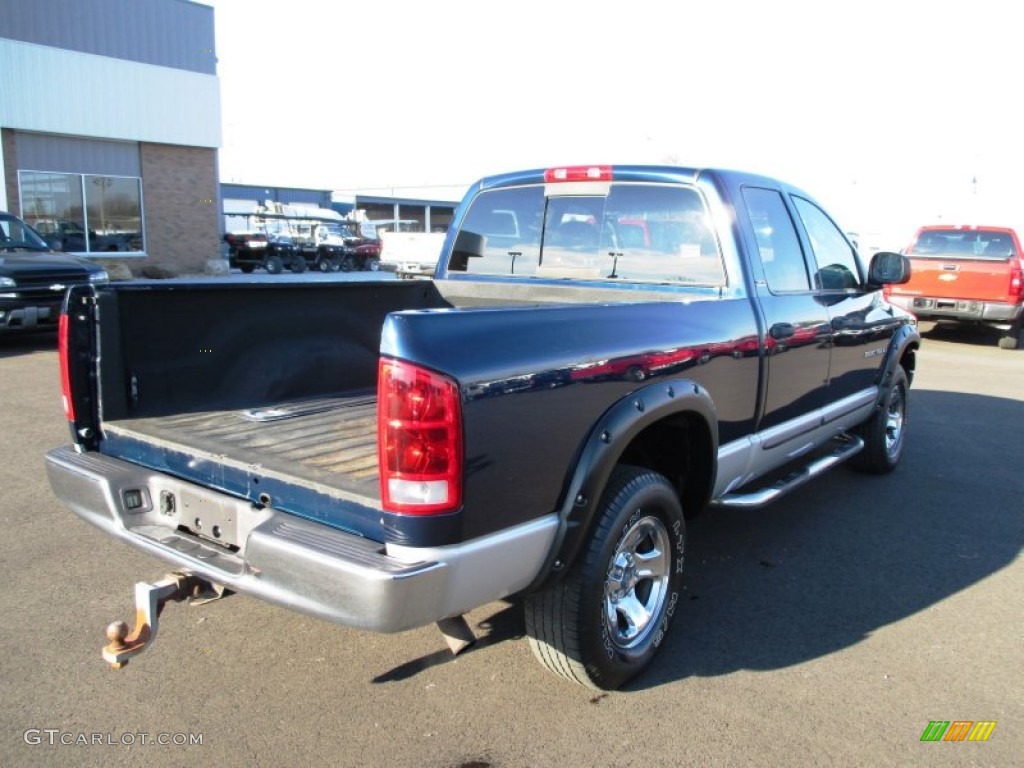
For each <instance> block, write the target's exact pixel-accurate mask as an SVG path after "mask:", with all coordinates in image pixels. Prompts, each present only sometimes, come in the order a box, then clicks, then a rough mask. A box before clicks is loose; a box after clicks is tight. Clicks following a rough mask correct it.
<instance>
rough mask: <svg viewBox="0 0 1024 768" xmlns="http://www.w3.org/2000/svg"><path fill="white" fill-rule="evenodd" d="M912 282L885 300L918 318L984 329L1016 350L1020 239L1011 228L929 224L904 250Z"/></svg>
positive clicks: (1020, 312)
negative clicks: (997, 333) (998, 334)
mask: <svg viewBox="0 0 1024 768" xmlns="http://www.w3.org/2000/svg"><path fill="white" fill-rule="evenodd" d="M905 253H906V255H907V256H909V257H910V264H911V271H912V274H911V278H910V281H909V282H907V283H905V284H903V285H890V286H886V295H887V296H888V298H889V300H890V301H891V302H892V303H893V304H896V305H897V306H899V307H902V308H904V309H906V310H908V311H910V312H913V313H914V314H915V315H917V317H918V318H919V319H921V320H930V321H931V320H934V321H939V322H956V323H972V324H977V325H987V326H990V327H993V328H997V329H999V330H1000V331H1002V332H1003V334H1002V336H1001V338H1000V339H999V346H1000V347H1002V348H1003V349H1016V348H1017V346H1018V344H1019V343H1020V335H1021V322H1022V320H1024V261H1022V249H1021V241H1020V238H1019V237H1018V235H1017V232H1016V230H1014V229H1012V228H1010V227H989V226H973V225H972V226H949V225H930V226H925V227H921V228H920V229H919V230H918V231H917V234H916V235H915V237H914V240H913V242H911V244H910V245H909V246H907V248H906V249H905Z"/></svg>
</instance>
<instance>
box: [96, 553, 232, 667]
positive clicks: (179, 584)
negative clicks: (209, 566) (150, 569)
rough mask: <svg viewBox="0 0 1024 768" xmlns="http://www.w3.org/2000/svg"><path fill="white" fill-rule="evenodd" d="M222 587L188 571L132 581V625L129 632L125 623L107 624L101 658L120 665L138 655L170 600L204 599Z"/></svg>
mask: <svg viewBox="0 0 1024 768" xmlns="http://www.w3.org/2000/svg"><path fill="white" fill-rule="evenodd" d="M224 594H225V589H224V587H222V586H220V585H216V584H211V583H210V582H208V581H205V580H204V579H200V578H199V577H198V576H194V575H192V574H190V573H169V574H167V576H165V577H164V578H163V579H161V580H160V581H158V582H156V583H155V584H147V583H145V582H141V581H140V582H139V583H138V584H136V585H135V627H134V629H132V630H131V634H128V632H129V630H128V625H127V624H126V623H125V622H123V621H115V622H112V623H111V624H110V625H108V626H107V639H108V640H109V641H110V642H109V643H108V644H107V645H106V646H105V647H104V648H103V658H104V659H105V660H106V661H107V663H108V664H110V666H111V668H112V669H121V668H122V667H123V666H124V665H125V664H127V663H128V660H129V659H130V658H131V657H132V656H137V655H138V654H140V653H142V652H143V651H144V650H146V648H148V647H149V646H150V645H152V643H153V641H154V640H155V639H156V631H157V621H158V619H159V617H160V613H161V612H162V611H163V609H164V606H165V605H166V604H167V603H169V602H180V601H182V600H194V601H195V602H200V601H201V602H206V601H208V600H215V599H217V598H219V597H223V596H224Z"/></svg>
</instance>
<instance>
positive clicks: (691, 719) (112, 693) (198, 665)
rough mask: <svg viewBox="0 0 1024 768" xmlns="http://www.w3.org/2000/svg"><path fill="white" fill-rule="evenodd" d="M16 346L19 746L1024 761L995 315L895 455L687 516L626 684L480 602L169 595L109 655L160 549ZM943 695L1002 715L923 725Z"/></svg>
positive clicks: (972, 709) (6, 494)
mask: <svg viewBox="0 0 1024 768" xmlns="http://www.w3.org/2000/svg"><path fill="white" fill-rule="evenodd" d="M305 277H306V278H307V279H319V276H312V275H309V276H305ZM352 277H353V278H354V279H374V278H373V277H372V276H370V275H369V273H365V276H364V274H363V273H357V274H356V275H353V276H352ZM324 278H326V279H332V276H324ZM279 279H292V278H290V277H289V276H288V275H282V276H280V278H279ZM333 279H337V278H336V277H334V278H333ZM0 371H2V373H3V376H2V382H3V383H2V387H3V393H2V397H0V420H2V421H0V423H2V424H3V435H4V439H3V441H2V445H0V456H2V460H0V488H2V492H3V495H2V497H0V520H2V522H3V530H4V535H3V537H2V539H0V562H2V563H3V575H4V586H3V589H2V590H0V615H2V616H3V622H2V626H0V646H2V652H0V680H2V681H3V687H4V695H3V697H2V700H0V765H5V766H25V765H46V766H57V765H75V766H79V765H100V764H102V765H105V766H115V765H139V764H140V762H142V761H144V764H145V765H149V766H174V765H204V764H206V765H217V766H284V765H332V766H418V767H423V766H426V767H433V766H437V767H445V768H448V767H456V766H458V767H461V768H470V767H471V766H474V767H479V768H485V767H487V766H493V767H494V768H498V767H499V766H500V767H502V768H504V767H511V766H558V767H564V766H632V765H636V766H641V765H642V766H662V765H663V766H674V765H722V766H745V765H750V766H761V765H764V766H779V765H858V766H890V765H891V766H897V765H898V766H906V765H928V766H933V765H939V766H941V765H979V766H1009V765H1020V764H1021V756H1022V755H1024V704H1022V699H1021V691H1022V690H1024V664H1022V661H1024V653H1022V641H1024V611H1022V598H1021V595H1022V594H1024V568H1022V563H1021V547H1022V544H1024V515H1022V508H1024V504H1022V498H1024V472H1022V469H1024V463H1022V450H1024V438H1022V427H1024V351H1013V352H1011V351H1005V350H1000V349H997V348H996V346H995V343H994V337H991V336H989V335H987V334H982V333H979V332H971V331H959V332H952V331H946V330H944V329H936V330H935V331H933V332H931V333H929V334H928V335H927V337H926V339H925V345H924V347H923V349H922V352H921V354H920V360H919V368H918V376H917V378H916V380H915V382H914V386H913V389H912V391H911V399H910V425H909V429H910V431H909V432H908V441H909V443H908V446H907V450H906V453H905V455H904V459H903V463H902V464H901V465H900V467H899V468H898V470H897V471H896V472H895V473H893V474H891V475H889V476H886V477H882V478H868V477H864V476H861V475H857V474H855V473H853V472H852V471H848V470H846V469H839V470H836V471H834V472H833V473H831V475H829V476H826V477H825V478H823V479H821V480H819V481H817V482H815V483H813V484H811V485H809V486H806V487H804V488H802V489H800V490H799V491H797V492H796V493H795V494H794V495H792V496H790V497H788V498H786V499H784V500H782V501H780V502H779V503H778V504H776V505H775V506H773V507H770V508H768V509H766V510H762V511H760V512H738V511H719V512H714V513H708V514H705V515H703V516H701V517H699V518H697V519H695V520H694V521H692V523H691V525H690V531H689V535H690V561H689V563H688V575H687V592H686V595H687V598H688V599H687V600H686V601H685V605H684V607H683V609H682V613H681V614H680V615H679V616H678V618H677V620H676V621H677V623H676V625H675V628H674V631H673V634H672V636H671V637H670V638H669V639H668V640H667V642H666V645H665V647H664V648H663V651H662V654H661V656H660V657H659V659H658V661H657V662H656V664H655V665H654V668H653V669H651V670H649V671H648V673H646V674H644V675H643V676H642V677H641V678H640V679H638V680H637V681H636V682H635V683H634V684H632V685H630V686H629V688H628V689H627V690H624V691H619V692H615V693H607V694H605V693H598V692H595V691H590V690H586V689H583V688H580V687H575V686H572V685H570V684H568V683H566V682H564V681H561V680H560V679H557V678H555V677H554V676H552V675H551V674H550V673H547V672H545V671H544V670H543V669H542V668H541V667H540V665H539V664H537V663H536V662H535V661H534V660H533V658H532V656H531V653H530V650H529V648H528V646H527V642H526V640H525V639H524V637H523V624H522V618H521V616H520V614H519V612H518V611H517V610H516V608H515V606H513V605H510V604H506V603H495V604H493V605H489V606H485V607H484V608H481V609H479V610H477V611H475V612H473V613H472V614H471V615H470V616H469V619H470V623H471V624H472V625H473V626H474V628H475V629H476V631H477V633H478V634H479V635H480V636H481V640H480V641H479V642H478V644H477V645H476V647H474V648H473V649H472V650H470V651H469V652H467V653H465V654H463V655H462V656H460V657H458V658H452V657H450V656H449V655H448V652H447V651H446V650H445V646H444V643H443V640H442V638H441V636H440V634H439V633H438V632H437V631H436V629H434V628H425V629H421V630H416V631H412V632H407V633H404V634H401V635H396V636H387V637H385V636H377V635H370V634H365V633H360V632H356V631H352V630H348V629H344V628H339V627H335V626H332V625H328V624H325V623H322V622H318V621H315V620H313V619H308V618H305V617H303V616H299V615H296V614H292V613H290V612H288V611H285V610H283V609H279V608H275V607H272V606H269V605H266V604H263V603H260V602H257V601H256V600H252V599H249V598H245V597H239V596H233V597H231V598H229V599H225V600H222V601H218V602H215V603H211V604H209V605H206V606H203V607H187V606H183V605H171V606H169V607H168V608H167V610H166V611H165V612H164V614H163V616H162V620H161V626H160V637H159V639H158V641H157V642H156V644H155V646H154V647H153V649H152V650H150V651H149V652H147V653H146V654H144V655H142V656H141V657H139V658H138V659H137V660H134V661H132V663H131V664H130V665H128V667H127V668H125V669H124V670H121V671H118V672H114V671H111V670H109V669H107V668H106V665H105V664H104V663H103V661H102V660H101V658H100V648H101V646H102V645H103V643H104V638H103V629H104V627H105V626H106V625H107V624H108V623H109V622H110V621H112V620H114V619H128V618H129V613H130V611H131V609H132V585H133V584H134V583H135V582H136V581H140V580H146V581H151V580H155V579H158V578H160V577H161V576H162V575H163V574H164V572H165V569H164V568H163V567H162V565H161V564H160V563H159V562H157V561H155V560H152V559H150V558H149V557H147V556H144V555H142V554H141V553H137V552H135V551H134V550H130V549H128V548H127V547H126V546H124V545H122V544H120V543H118V542H115V541H113V540H110V539H109V538H108V537H106V536H105V535H103V534H101V533H100V532H99V531H96V530H94V529H92V528H91V527H89V526H88V525H87V524H86V523H84V522H81V521H80V520H78V519H77V518H76V517H75V516H74V515H73V514H72V513H71V512H69V511H68V510H67V509H65V508H64V507H63V506H62V505H61V504H59V503H58V502H57V501H56V499H55V498H54V496H53V495H52V493H51V492H50V489H49V486H48V483H47V481H46V477H45V472H44V468H43V454H44V453H45V451H46V450H48V449H50V448H52V447H55V446H57V445H60V444H62V443H64V442H65V441H66V434H65V432H66V426H65V423H64V421H63V416H62V413H61V408H60V391H59V383H58V374H57V357H56V352H55V340H54V339H53V337H52V336H40V337H36V338H23V339H0ZM936 720H941V721H947V720H948V721H994V722H996V726H995V728H994V729H993V730H992V732H991V735H990V737H989V739H988V741H986V742H966V741H965V742H936V743H931V742H922V741H921V736H922V734H923V733H924V731H925V729H926V728H927V727H928V725H929V723H930V722H931V721H936ZM161 741H163V742H168V743H160V742H161ZM197 741H199V742H201V743H195V742H197ZM190 742H191V743H190Z"/></svg>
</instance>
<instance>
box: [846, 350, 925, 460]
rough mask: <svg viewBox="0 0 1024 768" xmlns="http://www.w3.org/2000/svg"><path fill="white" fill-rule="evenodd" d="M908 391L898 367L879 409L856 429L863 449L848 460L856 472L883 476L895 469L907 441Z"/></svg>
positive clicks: (907, 384) (900, 368)
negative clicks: (857, 470) (862, 440)
mask: <svg viewBox="0 0 1024 768" xmlns="http://www.w3.org/2000/svg"><path fill="white" fill-rule="evenodd" d="M909 388H910V382H909V381H908V380H907V374H906V372H905V371H904V370H903V366H902V365H897V366H896V370H895V372H894V373H893V375H892V381H890V382H889V389H888V390H887V391H886V393H885V397H883V398H882V402H881V404H880V405H879V407H878V409H877V410H876V411H875V412H874V414H872V416H871V418H870V419H868V420H867V421H865V422H864V423H863V424H861V425H860V427H858V428H857V433H858V434H859V435H860V436H861V437H862V438H863V439H864V450H862V451H861V452H860V453H858V454H857V455H856V456H854V457H853V458H852V459H851V460H850V461H851V464H852V465H853V467H854V468H855V469H859V470H860V471H861V472H868V473H870V474H873V475H884V474H885V473H886V472H891V471H892V470H893V469H895V468H896V465H897V464H898V463H899V461H900V456H902V455H903V445H904V443H905V442H906V441H905V436H906V426H907V390H908V389H909Z"/></svg>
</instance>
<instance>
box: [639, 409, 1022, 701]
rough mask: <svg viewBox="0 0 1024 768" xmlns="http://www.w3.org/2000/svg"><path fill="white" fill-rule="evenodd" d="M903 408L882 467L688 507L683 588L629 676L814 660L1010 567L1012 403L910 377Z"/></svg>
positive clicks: (1018, 534)
mask: <svg viewBox="0 0 1024 768" xmlns="http://www.w3.org/2000/svg"><path fill="white" fill-rule="evenodd" d="M910 409H911V410H910V413H909V419H910V420H909V425H910V431H908V433H907V440H908V442H907V445H906V450H905V453H904V455H903V458H902V461H901V464H900V466H899V467H898V468H897V469H896V470H895V471H894V472H893V473H892V474H889V475H885V476H881V477H876V476H870V475H861V474H858V473H856V472H854V471H852V470H845V469H841V470H838V471H836V472H833V473H832V476H831V477H828V478H821V479H820V480H819V481H817V482H815V483H811V484H808V485H807V486H805V487H804V488H803V489H801V490H800V491H797V492H796V493H794V494H793V495H792V496H790V497H789V498H787V499H784V500H781V501H780V502H779V503H778V504H776V505H774V506H773V507H769V508H766V509H765V510H762V511H760V512H756V511H755V512H746V513H743V512H739V511H711V512H709V513H707V514H705V515H703V516H701V517H699V518H697V519H695V520H693V521H692V524H691V525H690V527H689V534H690V540H689V546H690V558H691V559H690V562H689V563H688V564H687V588H686V593H685V597H686V598H688V599H686V600H685V603H684V608H683V611H682V613H681V615H677V617H676V624H675V626H674V627H673V632H672V634H671V635H670V637H669V640H668V641H667V644H666V647H665V648H663V649H662V652H661V654H660V656H659V658H658V659H657V660H656V661H655V663H654V665H653V666H652V667H651V669H649V670H648V671H647V672H646V673H645V674H644V675H642V676H641V677H640V678H639V679H638V680H636V681H635V683H634V684H633V686H631V687H632V688H634V689H643V688H648V687H653V686H657V685H661V684H665V683H669V682H671V681H673V680H679V679H682V678H686V677H691V676H701V677H708V676H713V675H721V674H728V673H730V672H734V671H737V670H741V669H752V670H771V669H780V668H784V667H788V666H791V665H795V664H800V663H803V662H806V661H808V660H811V659H816V658H819V657H821V656H825V655H827V654H830V653H834V652H835V651H837V650H840V649H843V648H846V647H849V646H853V645H855V644H857V643H859V642H860V641H861V640H863V639H864V638H866V637H868V636H869V635H870V634H872V633H873V632H874V631H876V630H878V629H880V628H882V627H885V626H886V625H889V624H893V623H895V622H898V621H900V620H901V619H904V618H906V617H908V616H911V615H913V614H916V613H918V612H919V611H922V610H924V609H926V608H928V607H929V606H932V605H935V604H936V603H939V602H941V601H942V600H944V599H946V598H948V597H950V596H951V595H953V594H955V593H957V592H960V591H962V590H964V589H967V588H969V587H970V586H971V585H973V584H975V583H977V582H979V581H981V580H982V579H984V578H986V577H988V576H990V575H992V574H993V573H995V572H997V571H999V570H1001V569H1003V568H1006V567H1007V566H1009V565H1010V564H1011V563H1012V562H1013V561H1014V559H1015V558H1016V557H1017V555H1018V554H1019V552H1020V551H1021V548H1022V545H1024V525H1022V524H1021V515H1020V506H1019V505H1020V498H1021V495H1022V490H1024V481H1022V479H1021V478H1022V476H1021V474H1020V464H1019V455H1016V456H1012V454H1013V453H1014V452H1013V451H1012V450H1011V449H1010V446H1013V445H1019V444H1020V443H1019V435H1020V433H1019V426H1020V424H1022V423H1024V403H1021V402H1019V401H1016V400H1008V399H1002V398H994V397H983V396H978V395H968V394H957V393H948V392H938V391H929V390H915V391H913V392H912V397H911V401H910ZM921 642H922V645H926V644H927V643H928V642H930V641H929V640H928V639H927V638H923V639H922V641H921Z"/></svg>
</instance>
